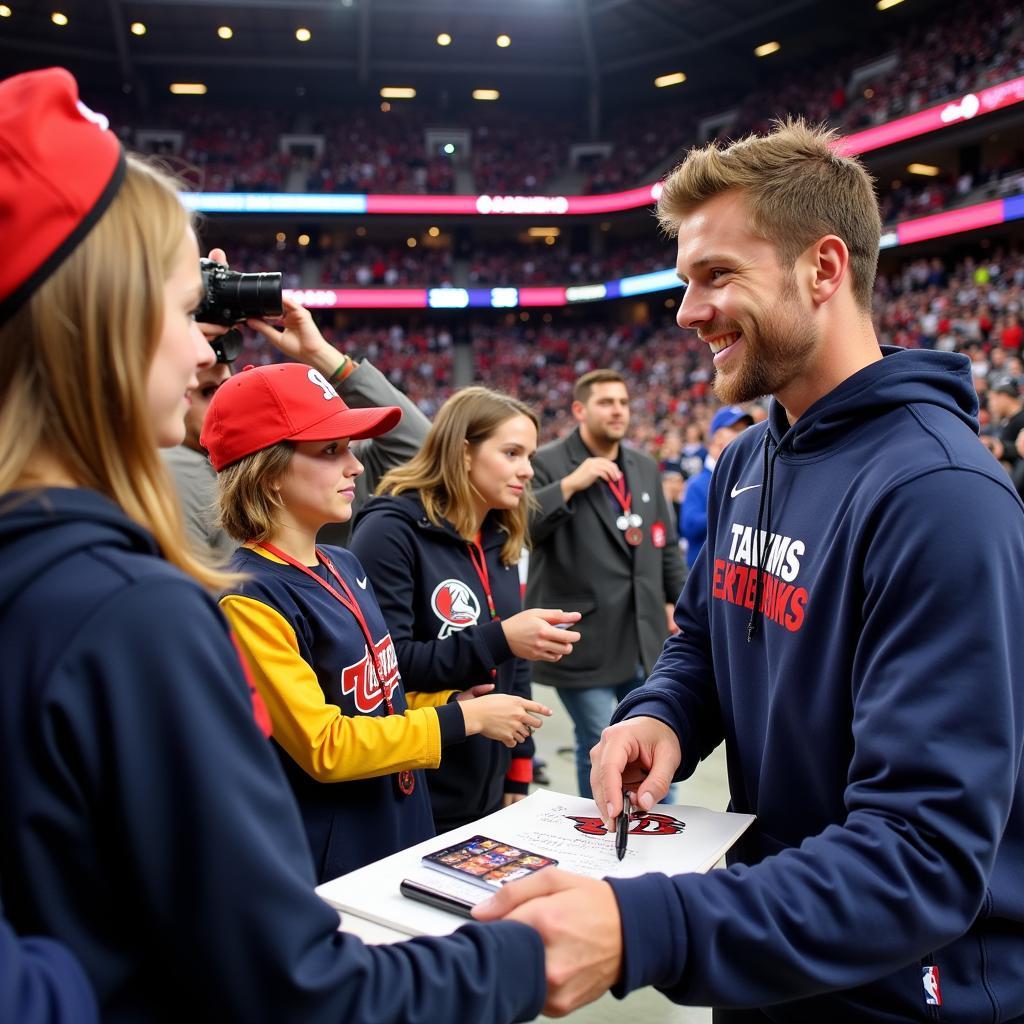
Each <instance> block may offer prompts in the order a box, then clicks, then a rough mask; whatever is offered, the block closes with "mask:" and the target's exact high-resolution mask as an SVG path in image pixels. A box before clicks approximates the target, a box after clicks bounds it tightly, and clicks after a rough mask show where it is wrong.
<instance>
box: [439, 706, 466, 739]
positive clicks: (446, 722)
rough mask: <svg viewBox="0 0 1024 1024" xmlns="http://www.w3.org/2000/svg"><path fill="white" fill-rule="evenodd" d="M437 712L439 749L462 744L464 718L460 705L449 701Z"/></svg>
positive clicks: (464, 726)
mask: <svg viewBox="0 0 1024 1024" xmlns="http://www.w3.org/2000/svg"><path fill="white" fill-rule="evenodd" d="M436 710H437V724H438V726H439V727H440V729H441V747H442V748H444V747H447V746H451V745H452V744H453V743H462V742H463V741H464V740H465V738H466V717H465V715H463V713H462V705H461V704H459V703H458V701H455V700H450V701H449V702H448V703H447V704H442V705H441V706H440V707H439V708H437V709H436Z"/></svg>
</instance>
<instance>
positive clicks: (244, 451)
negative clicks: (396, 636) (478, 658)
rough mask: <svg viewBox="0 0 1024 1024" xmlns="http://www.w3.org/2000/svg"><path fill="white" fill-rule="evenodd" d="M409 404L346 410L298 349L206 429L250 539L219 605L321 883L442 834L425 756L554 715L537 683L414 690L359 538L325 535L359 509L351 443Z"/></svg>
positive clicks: (227, 402) (430, 759) (526, 730)
mask: <svg viewBox="0 0 1024 1024" xmlns="http://www.w3.org/2000/svg"><path fill="white" fill-rule="evenodd" d="M399 415H400V413H399V410H398V409H396V408H380V409H349V408H348V407H347V406H346V405H345V403H344V402H343V401H342V400H341V398H339V397H338V395H337V393H336V392H335V391H334V389H333V388H332V387H331V385H330V383H329V382H328V381H327V380H326V379H325V378H324V377H323V376H322V375H321V374H320V373H319V372H317V371H316V370H311V369H309V367H307V366H302V365H299V364H296V363H287V364H278V365H276V366H264V367H260V368H258V369H252V368H251V369H249V370H246V371H243V372H242V373H240V374H238V375H236V376H235V377H233V378H232V379H231V380H229V381H228V382H227V383H225V384H224V385H222V387H221V388H220V389H219V390H218V392H217V393H216V395H215V396H214V398H213V400H212V402H211V403H210V408H209V411H208V413H207V416H206V421H205V425H204V428H203V436H202V443H203V445H204V447H205V448H206V449H207V450H208V451H209V453H210V459H211V461H212V462H213V465H214V467H215V468H216V469H217V471H218V474H219V476H218V485H219V492H220V494H219V504H220V515H221V523H222V525H223V526H224V528H225V530H226V531H227V532H228V534H230V535H231V536H232V537H234V538H235V539H236V540H238V541H240V542H243V544H242V547H240V548H239V550H238V551H237V552H236V554H235V557H234V559H233V560H232V562H231V568H232V570H234V571H235V572H237V573H239V574H240V575H241V576H243V577H244V582H243V583H241V584H239V585H237V586H236V587H233V588H231V590H230V591H229V593H228V594H227V595H226V596H225V597H223V598H222V599H221V608H223V610H224V612H225V613H226V614H227V616H228V619H229V620H230V622H231V624H232V627H233V628H234V631H235V636H236V637H237V639H238V642H239V645H240V646H241V649H242V651H243V653H244V655H245V658H246V661H247V662H248V664H249V668H250V671H251V672H252V675H253V678H254V679H255V682H256V686H257V689H258V690H259V692H260V693H261V695H262V696H263V699H264V701H265V702H266V704H267V707H268V708H269V711H270V718H271V721H272V722H273V740H274V746H275V749H276V751H277V753H278V754H279V755H280V757H281V763H282V765H283V767H284V771H285V774H286V775H287V776H288V780H289V782H290V783H291V785H292V789H293V791H294V792H295V795H296V797H297V798H298V802H299V807H300V809H301V811H302V816H303V820H304V822H305V825H306V834H307V835H308V837H309V841H310V846H311V848H312V851H313V861H314V864H315V866H316V870H317V876H318V878H319V879H320V881H326V880H328V879H331V878H335V877H337V876H338V875H341V874H345V873H347V872H349V871H352V870H354V869H355V868H357V867H360V866H362V865H363V864H368V863H370V862H372V861H375V860H379V859H380V858H381V857H386V856H387V855H388V854H391V853H394V852H396V851H397V850H400V849H404V848H405V847H408V846H412V845H414V844H415V843H418V842H421V841H422V840H423V839H427V838H429V837H430V836H432V835H433V834H434V826H433V822H432V819H431V810H430V798H429V796H428V793H427V787H426V785H425V782H424V779H423V773H422V771H420V770H419V769H423V768H436V767H437V766H438V764H439V763H441V761H442V757H443V758H444V759H447V757H448V756H449V754H448V751H449V749H450V748H452V747H454V746H455V745H456V744H458V745H463V744H465V743H466V742H467V738H472V737H475V736H480V737H481V738H486V739H485V740H483V741H484V742H490V741H494V742H495V744H496V745H498V746H501V745H502V744H504V746H505V747H512V746H515V745H516V744H517V743H520V742H522V741H524V740H526V739H527V738H528V736H529V735H530V732H531V731H532V729H534V728H536V727H538V726H540V724H541V720H540V719H539V718H536V717H534V715H535V714H549V713H550V712H549V711H548V709H547V708H545V707H543V706H542V705H540V704H537V703H536V702H534V701H532V700H530V699H529V690H528V688H527V692H526V694H525V695H522V694H510V693H502V694H488V691H490V690H492V689H493V688H494V685H493V683H491V682H490V680H486V679H479V678H478V679H473V680H467V679H464V678H462V677H461V676H455V675H453V677H452V679H451V680H450V681H448V682H444V681H442V682H441V684H440V685H438V686H432V687H431V689H432V691H433V692H428V693H418V692H411V693H407V692H405V690H404V688H403V686H402V678H401V675H400V673H399V664H398V659H397V657H396V654H395V647H394V644H393V643H392V639H391V634H390V633H389V632H388V627H387V624H386V623H385V621H384V616H383V614H382V613H381V610H380V606H379V605H378V603H377V597H376V594H375V591H374V586H373V579H372V577H368V576H367V573H366V571H365V570H364V569H363V567H362V566H361V565H360V564H359V561H358V559H357V558H356V557H355V556H354V555H353V554H352V553H351V552H349V551H346V550H344V549H342V548H334V547H321V546H318V545H317V543H316V536H317V533H318V531H319V530H320V529H321V528H322V527H323V526H325V525H326V524H327V523H331V522H345V521H346V520H348V518H349V517H350V516H351V514H352V499H353V498H354V496H355V481H356V477H357V476H359V474H360V473H361V472H362V465H361V464H360V463H359V461H358V460H357V459H356V457H355V455H354V454H353V453H352V451H351V449H350V447H349V442H350V441H353V440H358V439H361V438H366V437H373V436H375V435H377V434H382V433H384V432H385V431H387V430H390V429H391V428H392V427H393V426H394V425H395V424H396V423H397V422H398V419H399ZM406 679H407V681H408V682H409V683H411V684H412V685H413V686H414V687H415V676H408V675H407V677H406ZM474 683H475V684H479V685H473V684H474ZM463 687H466V689H465V692H461V693H460V692H459V690H461V689H463ZM480 694H488V695H486V696H480ZM469 741H470V742H472V740H471V739H470V740H469ZM442 748H445V754H444V755H442ZM502 749H504V748H502ZM452 753H453V754H454V753H455V751H452Z"/></svg>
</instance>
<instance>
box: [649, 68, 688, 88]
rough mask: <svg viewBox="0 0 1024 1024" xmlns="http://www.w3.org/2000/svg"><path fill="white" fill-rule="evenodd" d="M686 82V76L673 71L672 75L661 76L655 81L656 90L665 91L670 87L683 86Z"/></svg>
mask: <svg viewBox="0 0 1024 1024" xmlns="http://www.w3.org/2000/svg"><path fill="white" fill-rule="evenodd" d="M685 81H686V75H685V74H684V73H683V72H682V71H673V72H672V74H670V75H659V76H658V77H657V78H656V79H655V80H654V85H655V88H658V89H664V88H665V87H666V86H669V85H682V83H683V82H685Z"/></svg>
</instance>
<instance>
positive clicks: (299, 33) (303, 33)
mask: <svg viewBox="0 0 1024 1024" xmlns="http://www.w3.org/2000/svg"><path fill="white" fill-rule="evenodd" d="M295 38H296V39H298V41H299V42H300V43H308V42H309V41H310V39H312V38H313V33H312V32H310V31H309V29H308V28H297V29H296V30H295Z"/></svg>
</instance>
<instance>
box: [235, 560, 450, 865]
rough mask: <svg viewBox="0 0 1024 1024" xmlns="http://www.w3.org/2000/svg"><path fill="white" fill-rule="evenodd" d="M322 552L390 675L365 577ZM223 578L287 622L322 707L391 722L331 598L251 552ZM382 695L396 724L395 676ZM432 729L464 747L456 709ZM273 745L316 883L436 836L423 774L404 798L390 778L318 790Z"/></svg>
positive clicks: (360, 646) (387, 648)
mask: <svg viewBox="0 0 1024 1024" xmlns="http://www.w3.org/2000/svg"><path fill="white" fill-rule="evenodd" d="M322 550H324V551H325V552H326V554H327V557H328V558H330V559H331V562H332V564H333V565H334V567H335V569H336V570H337V572H338V573H339V574H340V575H341V577H342V579H344V580H345V582H346V583H347V584H348V587H349V590H350V591H351V592H352V593H353V595H355V597H356V599H357V600H358V601H359V605H360V608H361V610H362V612H363V615H364V616H365V618H366V625H367V627H368V628H369V630H370V635H371V636H372V637H373V641H374V645H375V647H376V648H377V650H378V652H379V656H380V657H381V659H382V660H383V662H384V663H385V665H386V666H387V667H388V668H389V669H392V670H394V660H395V653H394V649H393V645H392V642H391V639H390V638H389V636H388V629H387V626H386V625H385V623H384V617H383V615H382V614H381V610H380V607H379V606H378V604H377V602H376V600H374V591H373V587H372V584H370V583H369V582H368V581H367V579H366V572H365V570H364V569H363V568H362V566H360V564H359V562H358V561H357V560H356V558H355V557H354V556H353V555H352V553H351V552H349V551H345V550H344V549H343V548H334V547H325V548H323V549H322ZM230 568H231V570H232V571H233V572H239V573H244V574H245V575H246V577H247V578H246V579H245V581H244V582H243V583H241V584H240V585H239V586H238V587H237V588H236V592H237V593H238V594H241V595H243V596H244V597H247V598H251V599H252V600H255V601H259V602H260V603H261V604H263V605H266V606H268V607H269V608H272V609H273V610H274V611H276V612H277V613H278V614H280V616H281V617H282V618H283V619H284V620H285V622H286V623H287V625H288V627H289V628H290V630H291V633H290V636H291V637H292V638H293V639H294V643H295V646H296V648H297V650H298V654H299V657H301V658H302V660H303V661H304V662H305V663H306V664H307V665H309V666H310V667H311V668H312V669H313V670H314V671H315V673H316V677H317V681H318V682H319V684H320V689H321V690H322V691H323V694H324V699H325V700H326V701H327V703H328V704H331V705H334V706H336V707H337V708H339V709H340V710H341V712H342V714H344V715H349V716H356V715H373V716H377V717H385V716H386V715H387V714H388V709H387V705H386V704H385V702H384V700H383V698H382V696H381V691H380V688H379V686H378V685H376V684H375V683H374V682H372V680H375V679H376V673H374V672H373V671H372V669H371V668H370V659H369V656H368V654H367V648H366V639H365V637H364V636H363V633H362V630H361V629H360V628H359V625H358V623H357V622H356V620H355V618H354V617H353V616H352V614H351V613H350V612H348V611H347V610H345V609H344V608H342V607H341V606H340V605H339V604H338V601H337V600H336V599H335V598H334V597H333V596H332V595H331V594H330V593H329V592H328V591H326V590H325V589H324V588H323V587H321V586H320V585H319V584H318V583H316V582H315V581H314V580H311V579H309V577H307V576H305V575H304V574H302V573H300V572H299V571H298V570H297V569H296V568H294V566H291V565H282V564H280V563H278V562H272V561H270V560H269V559H267V558H264V557H263V556H262V555H259V554H257V553H256V552H254V551H252V550H250V549H249V548H239V549H238V550H237V551H236V552H235V555H234V558H233V559H232V560H231V564H230ZM313 572H315V573H316V574H317V575H318V576H319V577H320V578H321V579H323V580H324V582H325V583H328V584H331V585H332V586H333V584H334V580H333V579H332V578H331V576H330V575H329V574H328V571H327V569H326V568H325V567H324V566H322V565H320V566H318V567H317V568H315V569H314V570H313ZM236 632H237V634H238V636H239V639H240V642H241V643H242V646H243V649H244V639H243V634H242V630H241V628H239V627H238V626H237V625H236ZM385 685H386V686H387V687H388V691H389V697H390V699H391V705H392V707H393V708H394V712H395V714H396V715H401V714H403V713H404V712H405V710H406V706H407V705H406V697H405V690H404V688H403V686H402V680H401V678H400V673H399V672H398V671H397V670H394V671H393V675H392V676H391V677H390V678H389V679H388V680H387V681H386V684H385ZM392 688H393V689H392ZM438 722H439V725H440V731H441V743H442V746H445V745H446V744H451V743H457V742H458V741H459V740H461V739H463V738H464V737H465V727H464V724H463V719H462V713H461V711H460V709H459V708H458V707H456V706H454V705H449V706H447V707H442V708H439V709H438ZM271 742H272V743H273V746H274V749H275V751H276V752H277V754H278V756H279V758H280V760H281V766H282V768H283V769H284V773H285V775H286V776H287V777H288V781H289V783H290V784H291V787H292V790H293V792H294V793H295V797H296V799H297V800H298V804H299V811H300V812H301V814H302V820H303V823H304V824H305V826H306V835H307V836H308V837H309V844H310V849H311V851H312V853H313V866H314V868H315V869H316V876H317V880H318V881H319V882H326V881H329V880H330V879H332V878H337V877H338V875H344V874H347V873H348V872H349V871H354V870H355V869H356V868H359V867H362V866H363V865H364V864H370V863H372V862H373V861H375V860H380V859H381V858H382V857H388V856H390V855H391V854H392V853H396V852H397V851H398V850H404V849H405V848H406V847H409V846H415V845H416V844H417V843H420V842H422V841H423V840H424V839H429V838H431V836H433V835H434V822H433V819H432V818H431V813H430V797H429V795H428V793H427V784H426V779H425V778H424V777H423V772H422V771H415V772H413V777H414V779H415V780H416V785H415V788H414V790H413V792H412V793H410V794H409V795H407V796H406V795H404V794H402V793H401V791H400V790H399V788H398V786H397V785H396V776H395V775H394V774H389V775H378V776H376V777H374V778H363V779H355V780H351V781H345V782H323V781H320V780H318V779H315V778H312V777H311V776H310V775H308V774H307V773H306V772H305V771H304V770H303V769H302V768H301V767H300V766H299V765H298V764H297V763H296V762H295V760H294V759H293V758H292V757H291V756H290V755H289V754H288V753H287V752H286V751H285V750H284V749H283V748H282V747H280V746H279V745H278V744H277V743H276V742H275V741H273V740H272V741H271ZM448 749H451V748H450V747H449V748H447V749H446V751H445V755H444V756H447V752H448Z"/></svg>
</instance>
